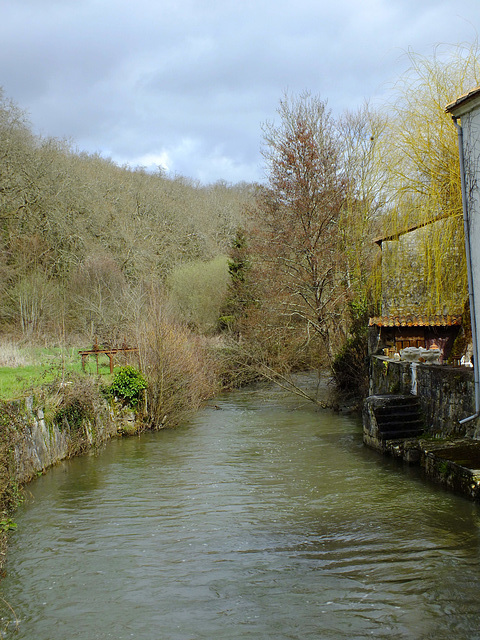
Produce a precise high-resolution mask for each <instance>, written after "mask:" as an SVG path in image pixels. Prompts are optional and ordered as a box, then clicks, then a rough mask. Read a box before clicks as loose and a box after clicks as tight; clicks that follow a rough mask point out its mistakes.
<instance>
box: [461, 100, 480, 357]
mask: <svg viewBox="0 0 480 640" xmlns="http://www.w3.org/2000/svg"><path fill="white" fill-rule="evenodd" d="M461 125H462V129H463V149H464V156H465V183H466V192H467V205H468V217H469V222H470V251H471V261H472V280H473V283H472V284H473V296H474V300H475V317H476V323H477V345H479V344H480V343H479V340H480V335H479V333H480V101H478V102H477V101H475V102H473V103H472V109H471V110H470V111H468V112H466V113H464V114H462V116H461Z"/></svg>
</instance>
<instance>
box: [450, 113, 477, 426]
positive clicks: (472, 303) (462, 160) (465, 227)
mask: <svg viewBox="0 0 480 640" xmlns="http://www.w3.org/2000/svg"><path fill="white" fill-rule="evenodd" d="M452 120H453V124H454V125H455V127H456V129H457V134H458V154H459V158H460V180H461V187H462V208H463V230H464V232H465V256H466V259H467V276H468V297H469V301H470V322H471V325H472V347H473V380H474V388H475V413H474V414H473V415H472V416H468V418H463V420H459V422H460V424H465V423H466V422H470V421H471V420H475V418H478V416H479V415H480V383H479V369H480V362H479V359H478V344H477V324H476V317H475V300H474V296H473V275H472V256H471V251H470V223H469V219H468V203H467V187H466V184H465V157H464V153H463V129H462V127H461V125H459V124H458V122H457V118H456V116H452Z"/></svg>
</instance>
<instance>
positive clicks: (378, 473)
mask: <svg viewBox="0 0 480 640" xmlns="http://www.w3.org/2000/svg"><path fill="white" fill-rule="evenodd" d="M216 403H217V406H218V408H215V407H209V408H206V409H204V410H202V411H201V412H200V413H198V415H197V416H196V417H195V418H194V419H193V420H192V421H191V422H190V423H189V424H187V425H185V426H184V427H181V428H179V429H177V430H165V431H161V432H158V433H151V434H146V435H143V436H142V437H141V438H126V439H122V440H118V441H114V442H111V443H110V444H108V445H107V447H106V448H105V449H104V450H102V451H101V452H100V453H99V454H98V455H96V456H85V457H82V458H77V459H75V460H71V461H68V462H65V463H63V464H61V465H59V466H58V467H56V468H55V469H53V470H52V471H50V472H49V473H48V474H47V475H45V476H43V477H41V478H38V479H37V480H35V482H33V483H32V484H31V485H30V486H29V487H28V492H29V497H28V500H27V502H26V503H25V504H24V505H23V506H22V507H21V508H20V509H19V511H18V513H17V517H16V521H17V523H18V531H17V532H15V533H14V535H13V536H12V539H11V545H10V549H9V554H8V562H7V567H6V568H7V577H6V578H5V579H4V580H3V582H2V583H1V585H0V587H1V588H2V594H1V597H2V600H1V601H0V611H1V616H2V620H1V621H0V622H1V624H0V627H1V632H0V637H5V638H15V639H18V640H20V639H25V640H27V639H28V640H74V639H81V640H106V639H110V638H112V639H115V640H127V639H130V638H135V639H136V640H200V639H202V640H203V639H205V640H207V639H208V640H213V639H221V640H228V639H235V640H240V639H244V638H245V639H249V638H251V639H255V640H264V639H272V640H273V639H275V640H283V639H299V640H300V639H301V640H306V639H310V638H315V639H336V640H339V639H348V640H355V639H362V638H389V639H393V638H395V639H402V640H405V639H415V640H419V639H429V638H431V639H435V640H443V639H448V640H452V639H455V640H467V639H468V640H474V639H478V638H480V615H479V598H480V536H479V534H480V517H479V515H480V513H479V508H478V507H477V506H475V505H474V504H471V503H470V502H468V501H467V500H464V499H463V498H460V497H456V496H454V495H450V494H448V493H446V492H444V491H443V490H441V489H440V488H437V487H435V486H433V485H431V484H429V483H428V482H427V481H425V480H424V479H422V477H421V475H420V473H419V472H418V471H416V470H409V469H407V468H404V467H402V466H401V465H398V464H396V463H395V462H394V461H392V460H388V459H384V458H382V457H381V456H379V455H378V454H376V453H374V452H371V451H369V450H368V449H366V448H364V447H363V445H362V440H361V426H360V423H359V420H358V418H355V417H349V416H345V415H341V414H340V415H336V414H332V413H330V412H328V411H318V410H315V409H314V408H313V406H310V405H308V404H302V402H301V400H299V399H298V398H297V397H293V396H289V395H287V394H285V393H284V392H283V391H281V390H279V389H275V388H270V387H256V388H253V389H247V390H242V391H240V392H235V393H232V394H229V395H225V396H222V397H220V398H219V399H217V400H216ZM7 603H8V604H7ZM10 607H11V609H13V611H14V612H15V615H14V614H13V613H12V610H11V609H10Z"/></svg>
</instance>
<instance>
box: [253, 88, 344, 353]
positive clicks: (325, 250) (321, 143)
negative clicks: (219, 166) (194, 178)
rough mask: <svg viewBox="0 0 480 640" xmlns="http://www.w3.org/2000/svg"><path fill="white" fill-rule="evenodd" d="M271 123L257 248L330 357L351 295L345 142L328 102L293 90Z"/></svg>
mask: <svg viewBox="0 0 480 640" xmlns="http://www.w3.org/2000/svg"><path fill="white" fill-rule="evenodd" d="M278 114H279V116H280V122H279V123H278V124H276V123H267V124H265V125H264V128H263V133H264V148H263V156H264V158H265V161H266V169H267V178H268V184H267V186H266V187H265V188H264V189H261V190H260V191H259V194H258V197H257V203H256V209H255V215H256V218H257V231H256V234H255V240H254V251H255V253H256V254H257V260H258V264H260V265H261V268H262V269H263V270H264V273H265V275H266V281H267V282H268V283H269V286H271V287H273V289H274V291H275V292H276V294H277V295H276V296H275V298H276V301H277V303H278V305H279V309H280V312H281V314H282V315H283V316H284V317H286V318H288V319H289V322H291V323H292V324H294V325H297V326H298V325H301V326H302V328H303V330H304V332H305V335H306V337H307V339H308V336H309V335H310V334H311V333H314V334H316V335H317V336H319V337H320V338H321V341H322V342H323V345H324V347H325V349H326V352H327V354H328V356H329V357H331V356H332V355H333V350H334V347H333V334H334V332H335V327H336V323H337V319H338V314H339V309H340V306H341V301H342V298H343V283H342V279H341V273H340V270H339V263H340V254H339V242H338V223H339V220H340V215H341V211H342V206H343V204H344V202H345V198H346V193H347V181H346V179H345V176H344V173H343V171H342V158H341V143H340V139H339V136H338V133H337V130H336V126H335V123H334V121H333V119H332V117H331V115H330V112H329V111H328V110H327V106H326V103H325V102H323V101H322V100H321V99H320V98H318V97H312V96H311V95H310V94H308V93H305V94H302V95H301V96H300V97H298V98H292V97H289V96H288V95H285V96H284V97H283V99H282V100H281V101H280V105H279V108H278Z"/></svg>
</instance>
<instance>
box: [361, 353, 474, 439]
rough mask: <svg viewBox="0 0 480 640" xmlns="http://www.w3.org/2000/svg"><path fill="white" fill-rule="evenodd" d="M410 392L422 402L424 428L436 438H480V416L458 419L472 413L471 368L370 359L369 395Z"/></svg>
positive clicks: (378, 358) (380, 357)
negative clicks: (460, 422) (472, 418)
mask: <svg viewBox="0 0 480 640" xmlns="http://www.w3.org/2000/svg"><path fill="white" fill-rule="evenodd" d="M383 394H401V395H407V394H412V395H416V396H418V398H419V399H420V401H421V404H422V409H423V413H424V417H425V423H426V427H427V431H428V433H429V434H431V435H433V436H439V437H464V436H465V437H469V438H475V439H480V419H478V418H477V419H476V420H472V421H470V422H468V423H466V424H464V425H460V424H459V420H461V419H462V418H466V417H468V416H471V415H472V414H473V413H474V412H475V391H474V382H473V369H471V368H467V367H450V366H445V365H427V364H423V363H411V362H405V361H396V360H392V359H390V358H385V357H383V356H373V357H372V358H371V372H370V395H372V396H373V395H383Z"/></svg>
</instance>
